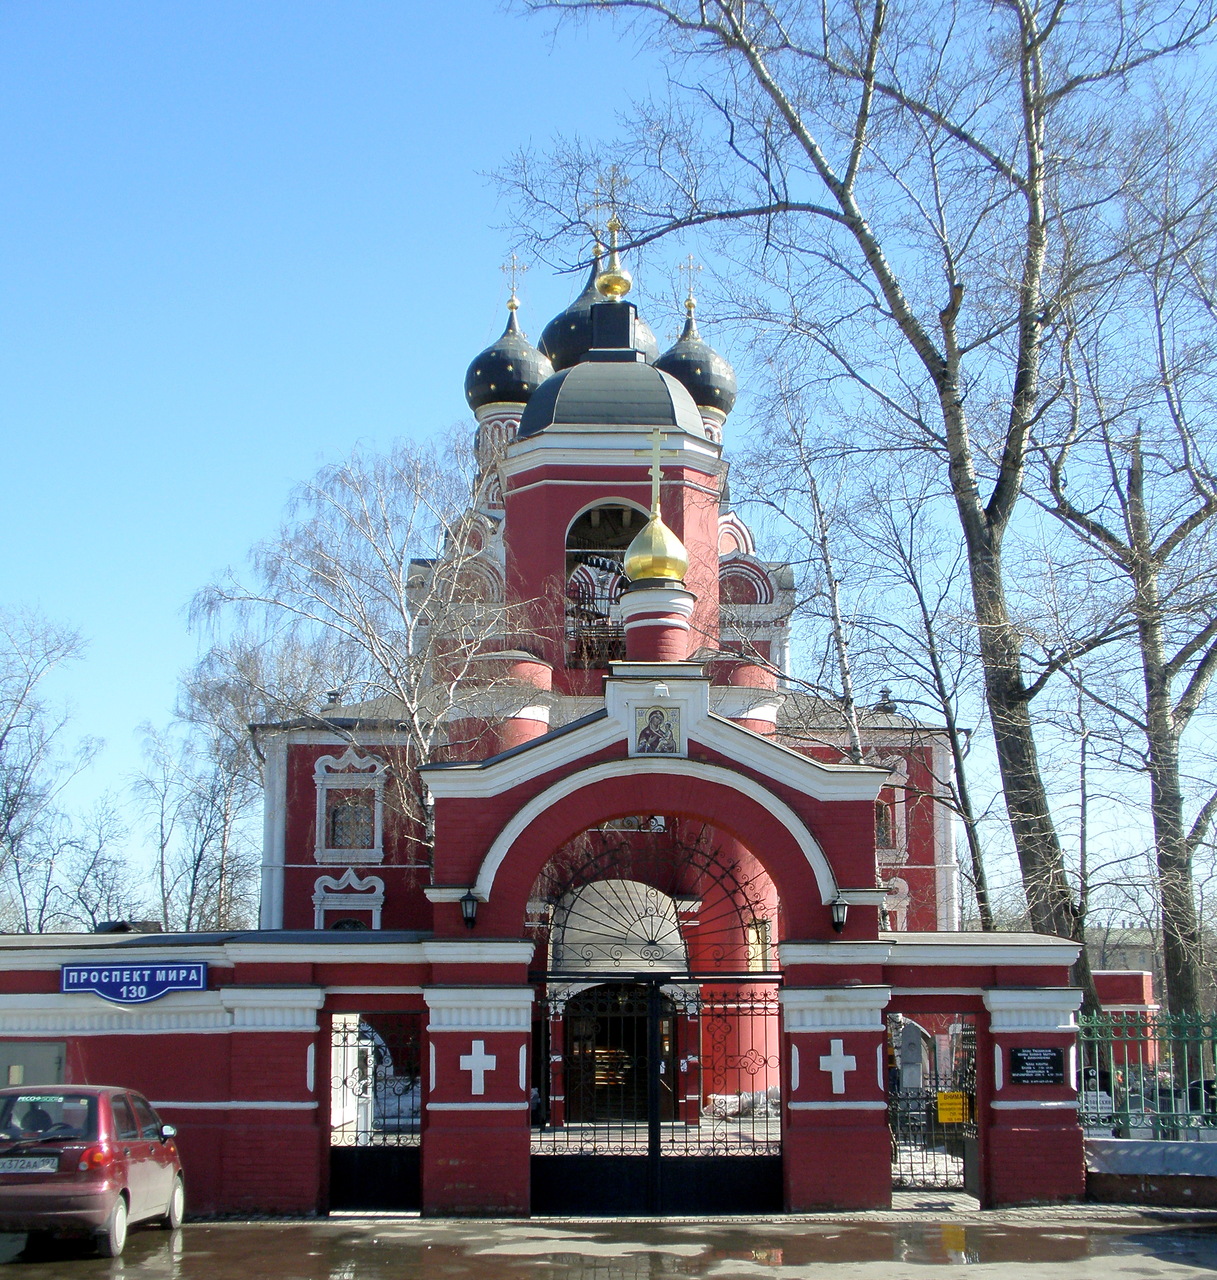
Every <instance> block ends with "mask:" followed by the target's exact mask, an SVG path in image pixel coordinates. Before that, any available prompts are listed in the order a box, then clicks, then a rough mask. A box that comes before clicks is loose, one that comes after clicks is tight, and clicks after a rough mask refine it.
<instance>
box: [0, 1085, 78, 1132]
mask: <svg viewBox="0 0 1217 1280" xmlns="http://www.w3.org/2000/svg"><path fill="white" fill-rule="evenodd" d="M96 1137H97V1099H96V1097H94V1096H93V1095H91V1094H87V1093H72V1092H71V1091H70V1090H63V1091H60V1090H55V1089H48V1090H45V1091H44V1090H30V1091H29V1092H26V1093H15V1094H14V1093H8V1094H5V1095H4V1096H3V1097H0V1142H5V1141H9V1142H11V1141H13V1140H15V1139H18V1138H39V1139H41V1140H43V1141H48V1142H72V1141H80V1140H83V1141H85V1142H92V1141H93V1140H94V1139H96Z"/></svg>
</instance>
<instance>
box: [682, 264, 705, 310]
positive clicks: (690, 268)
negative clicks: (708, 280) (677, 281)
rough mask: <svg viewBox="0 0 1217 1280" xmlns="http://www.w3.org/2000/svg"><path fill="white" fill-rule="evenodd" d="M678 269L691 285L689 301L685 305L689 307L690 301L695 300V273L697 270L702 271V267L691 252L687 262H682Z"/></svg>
mask: <svg viewBox="0 0 1217 1280" xmlns="http://www.w3.org/2000/svg"><path fill="white" fill-rule="evenodd" d="M678 269H679V271H680V274H681V275H682V276H684V277H685V282H686V283H687V284H688V286H689V288H688V301H687V302H686V303H685V306H686V307H687V306H688V305H689V303H690V302H692V301H693V273H694V272H695V271H700V270H701V269H702V268H701V265H700V264H699V263H698V262H697V261H695V259H694V257H693V255H692V254H689V258H688V261H687V263H681V265H680V267H679V268H678Z"/></svg>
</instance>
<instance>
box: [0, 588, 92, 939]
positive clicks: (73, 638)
mask: <svg viewBox="0 0 1217 1280" xmlns="http://www.w3.org/2000/svg"><path fill="white" fill-rule="evenodd" d="M83 650H84V642H83V641H82V640H81V638H80V635H79V634H78V633H77V632H76V631H73V630H72V629H71V628H69V627H63V626H59V625H57V624H55V623H52V622H48V621H47V620H46V619H45V618H42V617H41V616H39V615H38V614H36V613H32V612H28V611H27V612H12V611H8V612H3V611H0V875H3V876H4V877H5V879H6V881H7V883H8V887H9V891H10V894H11V896H12V898H13V902H14V903H15V904H16V916H17V921H18V923H17V926H16V927H19V928H22V929H24V930H26V931H30V930H31V929H35V928H36V927H37V924H38V922H39V921H45V919H46V918H47V917H46V912H47V911H49V910H50V907H49V905H48V902H47V899H48V895H49V894H50V890H51V885H52V883H53V880H54V872H55V867H56V862H57V859H56V857H55V856H54V850H55V848H56V847H57V845H58V844H59V843H60V842H61V840H62V838H63V818H62V815H61V813H60V811H59V798H60V794H61V792H62V791H63V789H64V787H66V786H67V784H68V783H69V782H70V781H71V780H72V778H74V777H75V776H76V775H77V774H78V773H79V772H80V770H81V769H83V768H84V767H85V766H86V765H87V764H88V763H89V761H90V760H91V759H92V758H93V756H94V755H95V754H96V752H97V750H98V747H99V746H100V744H99V743H98V742H96V741H94V740H91V739H86V740H84V741H81V742H79V743H76V744H74V745H72V746H69V745H68V744H67V743H66V741H65V738H66V733H65V730H66V728H67V724H68V715H67V712H66V711H64V710H63V709H62V708H58V707H55V706H54V705H52V703H51V702H50V701H49V700H48V698H47V696H46V684H47V681H48V679H49V678H50V677H51V676H52V675H53V674H54V673H55V672H56V671H57V670H58V669H59V668H60V667H62V666H64V665H66V664H68V663H71V662H74V661H76V660H77V659H78V658H79V657H80V656H81V654H82V652H83ZM39 904H41V905H39Z"/></svg>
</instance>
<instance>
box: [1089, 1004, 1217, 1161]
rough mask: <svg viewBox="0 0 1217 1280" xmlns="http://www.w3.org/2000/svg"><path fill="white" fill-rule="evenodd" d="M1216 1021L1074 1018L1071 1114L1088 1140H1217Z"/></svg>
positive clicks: (1142, 1015)
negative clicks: (1075, 1098) (1076, 1090)
mask: <svg viewBox="0 0 1217 1280" xmlns="http://www.w3.org/2000/svg"><path fill="white" fill-rule="evenodd" d="M1215 1046H1217V1017H1187V1016H1180V1015H1175V1014H1167V1013H1160V1012H1159V1013H1152V1012H1128V1013H1119V1012H1112V1013H1098V1014H1083V1015H1081V1016H1080V1017H1079V1019H1078V1059H1079V1061H1078V1074H1079V1080H1078V1085H1079V1094H1078V1110H1079V1113H1080V1118H1081V1122H1082V1126H1083V1128H1084V1129H1085V1130H1086V1132H1087V1133H1090V1134H1094V1135H1109V1136H1112V1137H1117V1138H1150V1139H1174V1140H1180V1139H1182V1140H1187V1139H1191V1140H1194V1141H1213V1142H1217V1066H1215V1059H1214V1049H1215Z"/></svg>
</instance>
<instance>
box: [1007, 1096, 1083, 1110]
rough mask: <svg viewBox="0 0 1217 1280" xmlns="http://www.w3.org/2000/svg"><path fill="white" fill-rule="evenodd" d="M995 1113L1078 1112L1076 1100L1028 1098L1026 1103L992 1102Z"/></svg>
mask: <svg viewBox="0 0 1217 1280" xmlns="http://www.w3.org/2000/svg"><path fill="white" fill-rule="evenodd" d="M989 1106H991V1107H992V1108H993V1110H994V1111H1076V1110H1077V1109H1078V1102H1077V1099H1076V1098H1028V1099H1027V1100H1026V1102H990V1103H989Z"/></svg>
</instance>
